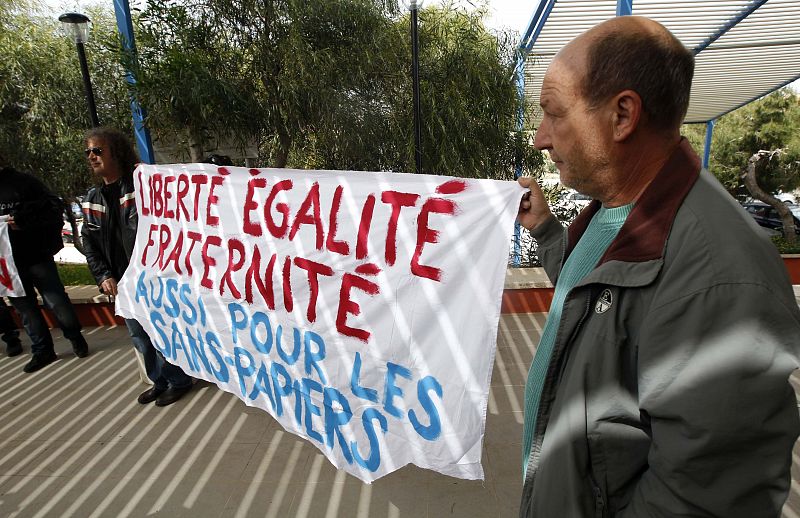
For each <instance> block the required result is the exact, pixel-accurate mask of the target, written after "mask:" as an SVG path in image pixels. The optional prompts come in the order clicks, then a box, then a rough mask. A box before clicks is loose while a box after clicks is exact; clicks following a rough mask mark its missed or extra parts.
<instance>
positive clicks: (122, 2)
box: [114, 0, 155, 164]
mask: <svg viewBox="0 0 800 518" xmlns="http://www.w3.org/2000/svg"><path fill="white" fill-rule="evenodd" d="M114 13H115V14H116V17H117V30H119V33H120V35H121V36H122V45H123V47H124V49H125V50H126V51H129V52H131V53H132V54H133V55H134V56H135V55H136V42H135V40H134V37H133V21H132V20H131V8H130V6H129V5H128V0H114ZM125 79H126V80H127V81H128V83H130V84H131V85H133V84H136V79H135V78H134V77H133V75H132V74H131V72H130V70H128V71H127V72H126V73H125ZM131 115H132V117H133V132H134V134H135V136H136V147H137V148H138V149H139V155H140V158H141V159H142V162H144V163H145V164H154V163H155V156H154V154H153V143H152V141H151V140H150V131H149V130H148V129H147V127H145V125H144V118H145V116H146V115H147V113H146V112H145V110H144V108H142V107H141V106H140V105H139V102H138V101H137V100H136V98H135V97H131Z"/></svg>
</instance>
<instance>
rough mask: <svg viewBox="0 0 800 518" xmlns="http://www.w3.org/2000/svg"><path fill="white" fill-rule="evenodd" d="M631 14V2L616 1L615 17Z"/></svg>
mask: <svg viewBox="0 0 800 518" xmlns="http://www.w3.org/2000/svg"><path fill="white" fill-rule="evenodd" d="M631 14H633V0H617V16H630V15H631Z"/></svg>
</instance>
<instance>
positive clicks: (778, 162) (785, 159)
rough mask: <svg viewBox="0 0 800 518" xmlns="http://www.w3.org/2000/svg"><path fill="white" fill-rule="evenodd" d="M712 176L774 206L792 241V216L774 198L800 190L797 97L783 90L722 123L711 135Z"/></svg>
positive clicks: (723, 120)
mask: <svg viewBox="0 0 800 518" xmlns="http://www.w3.org/2000/svg"><path fill="white" fill-rule="evenodd" d="M709 168H710V169H711V171H712V172H713V173H714V174H715V175H716V176H717V178H719V179H720V181H721V182H722V183H723V184H724V185H725V186H726V187H727V188H728V190H729V191H731V192H733V193H737V192H742V190H743V189H742V187H745V188H746V189H747V191H748V192H749V193H750V195H751V196H752V197H754V198H756V199H759V200H761V201H763V202H765V203H768V204H769V205H771V206H773V207H774V208H775V210H776V211H777V212H778V214H780V216H781V218H782V219H783V222H784V225H783V229H784V236H785V237H786V239H787V241H789V242H790V243H793V242H794V241H795V231H794V230H795V229H794V220H793V218H792V213H791V211H789V209H788V208H787V207H786V205H785V204H784V203H782V202H781V201H780V200H778V199H777V198H775V196H774V193H776V192H779V191H791V190H793V189H795V188H797V187H798V185H800V96H798V95H797V94H795V93H794V92H793V91H792V90H790V89H788V88H784V89H782V90H778V91H776V92H773V93H772V94H770V95H767V96H765V97H763V98H761V99H759V100H757V101H755V102H752V103H750V104H748V105H746V106H744V107H743V108H740V109H738V110H736V111H734V112H731V113H730V114H727V115H725V116H723V117H721V118H720V120H719V122H718V123H717V125H716V127H715V129H714V135H713V138H712V152H711V160H710V164H709Z"/></svg>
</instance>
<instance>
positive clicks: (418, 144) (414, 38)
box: [407, 0, 423, 174]
mask: <svg viewBox="0 0 800 518" xmlns="http://www.w3.org/2000/svg"><path fill="white" fill-rule="evenodd" d="M422 2H423V0H408V1H407V5H408V8H409V10H410V11H411V81H412V83H413V85H412V89H413V96H414V162H415V164H416V172H417V174H419V173H421V172H422V126H421V124H422V122H421V115H420V105H419V33H418V28H419V21H418V17H417V13H418V11H419V8H420V7H422Z"/></svg>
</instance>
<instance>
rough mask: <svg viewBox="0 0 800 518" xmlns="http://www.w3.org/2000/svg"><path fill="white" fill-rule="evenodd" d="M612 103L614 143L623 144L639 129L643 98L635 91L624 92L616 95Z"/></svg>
mask: <svg viewBox="0 0 800 518" xmlns="http://www.w3.org/2000/svg"><path fill="white" fill-rule="evenodd" d="M610 103H611V110H612V117H611V121H612V122H611V124H612V126H613V128H612V130H613V138H614V142H623V141H625V140H627V139H628V138H629V137H630V136H631V135H632V134H633V132H634V131H636V128H638V127H639V123H640V122H641V118H642V98H641V97H639V94H637V93H636V92H634V91H633V90H623V91H622V92H620V93H618V94H617V95H615V96H614V97H613V98H612V99H611V101H610Z"/></svg>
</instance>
